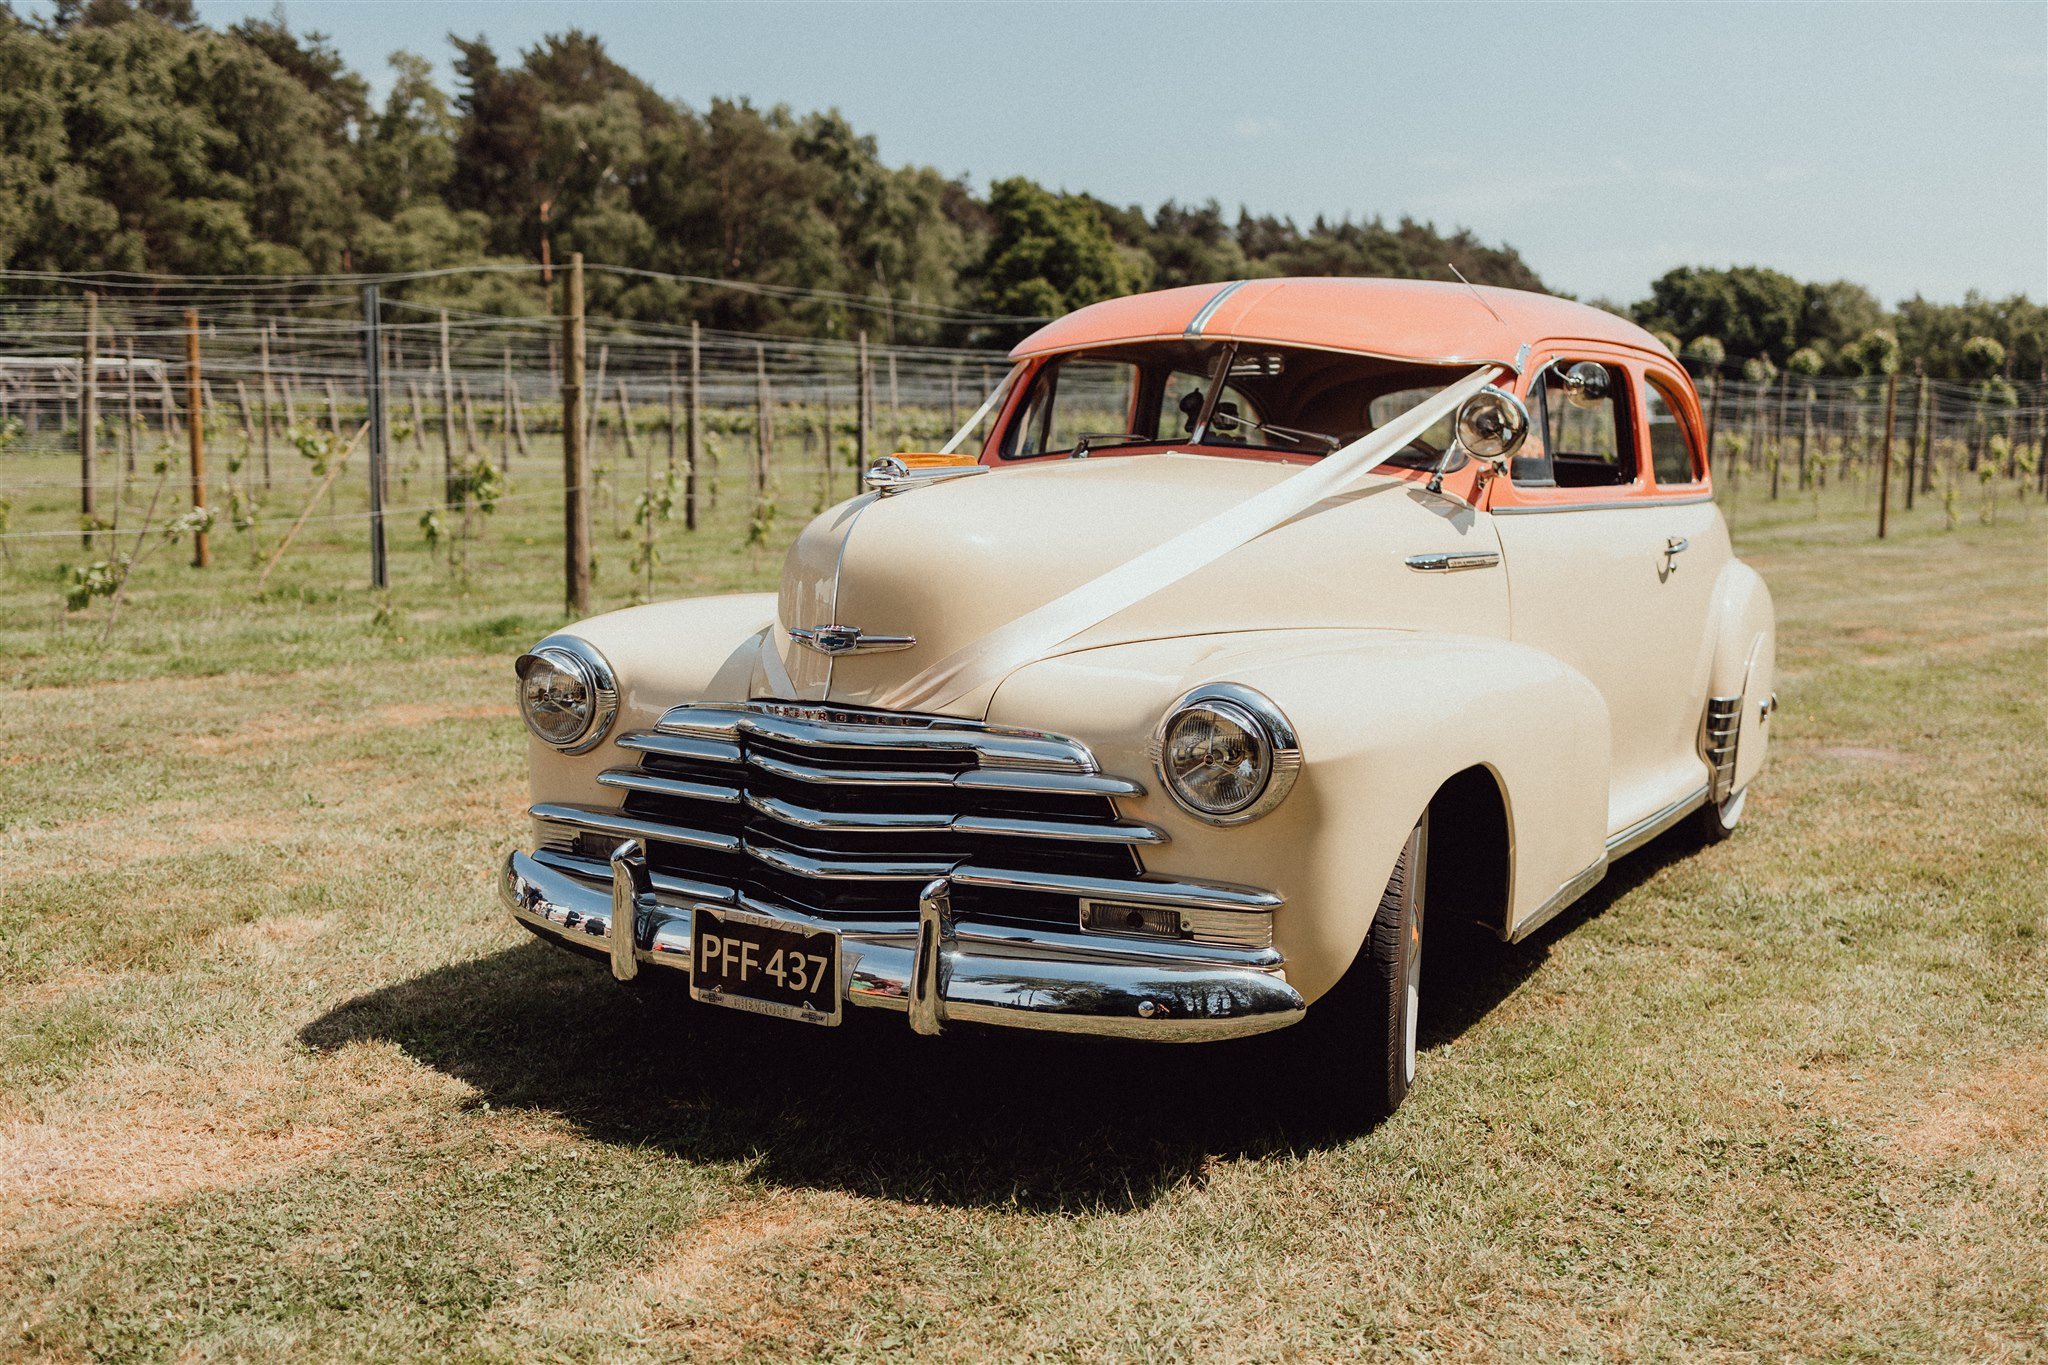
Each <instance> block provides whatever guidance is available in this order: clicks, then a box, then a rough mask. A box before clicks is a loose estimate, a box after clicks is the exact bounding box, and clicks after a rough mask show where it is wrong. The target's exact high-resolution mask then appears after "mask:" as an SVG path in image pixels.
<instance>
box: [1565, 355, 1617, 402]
mask: <svg viewBox="0 0 2048 1365" xmlns="http://www.w3.org/2000/svg"><path fill="white" fill-rule="evenodd" d="M1564 396H1565V398H1566V399H1567V400H1568V401H1569V402H1570V403H1571V405H1572V406H1573V407H1575V408H1597V407H1599V406H1600V405H1601V404H1602V403H1604V402H1606V401H1607V367H1606V366H1605V365H1596V364H1594V363H1593V362H1592V361H1590V360H1581V361H1580V362H1579V363H1578V364H1576V365H1574V366H1572V367H1571V368H1570V369H1569V370H1566V371H1565V372H1564Z"/></svg>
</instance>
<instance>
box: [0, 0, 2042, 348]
mask: <svg viewBox="0 0 2048 1365" xmlns="http://www.w3.org/2000/svg"><path fill="white" fill-rule="evenodd" d="M450 41H451V43H452V44H453V46H454V50H455V61H454V69H455V73H456V82H455V88H454V89H453V90H452V91H450V90H443V89H442V88H440V87H439V86H438V85H437V84H436V83H435V81H434V79H433V74H432V66H431V64H430V63H429V62H428V61H427V60H426V59H425V58H424V57H421V56H419V55H416V54H412V53H405V52H400V53H395V54H393V55H392V57H391V58H390V62H391V75H392V79H391V83H390V87H389V90H388V92H387V94H386V95H385V97H384V98H383V99H382V101H381V102H375V101H373V100H372V98H371V94H370V86H369V83H368V81H367V80H365V79H364V77H363V76H362V75H361V74H360V73H358V72H355V71H352V70H350V69H349V68H348V66H347V64H346V63H345V62H343V61H342V60H341V58H340V56H339V54H338V53H337V52H336V51H335V50H334V48H333V47H332V45H331V44H330V43H328V42H327V41H326V40H325V39H324V38H322V37H321V36H320V35H318V34H315V33H297V32H294V31H292V30H291V29H290V28H289V27H288V26H287V24H286V23H285V22H284V21H283V19H282V17H281V16H280V17H275V18H271V19H250V20H245V21H242V22H240V23H237V24H234V25H232V26H230V27H228V28H225V29H214V28H210V27H208V26H206V25H204V24H202V23H200V22H199V21H198V18H197V16H196V13H195V11H194V9H193V5H192V0H59V3H58V4H57V5H56V6H55V7H54V9H53V10H52V11H51V13H50V15H49V17H48V18H46V19H40V20H37V19H30V18H25V17H22V16H21V15H19V14H17V13H16V12H15V11H14V10H13V9H12V8H11V7H10V6H9V5H8V4H7V3H6V0H0V268H5V269H11V270H16V271H59V272H69V273H76V272H85V271H100V270H121V271H148V272H161V273H166V274H213V275H233V274H254V275H294V274H340V273H351V272H375V273H392V272H407V271H420V270H435V269H449V268H465V267H471V268H473V267H489V266H492V265H498V264H503V265H516V266H521V267H530V266H532V265H534V264H540V265H543V266H551V265H552V263H553V262H556V261H560V260H563V259H565V258H566V256H567V254H568V253H569V252H572V251H574V252H581V253H582V254H583V255H584V256H585V257H587V258H588V259H590V260H592V261H601V262H605V263H607V264H609V265H613V266H624V267H630V268H633V269H637V270H641V271H646V272H649V274H648V275H646V276H633V275H630V274H607V275H603V276H599V277H594V278H593V281H592V284H591V294H592V297H591V301H590V303H591V307H592V309H593V310H594V311H598V312H601V313H605V314H608V315H612V316H617V317H623V318H629V319H638V320H647V321H662V320H673V319H676V318H678V317H682V316H690V317H694V318H697V319H700V320H702V321H703V322H704V323H705V324H706V325H707V326H710V327H714V328H724V329H730V330H738V331H757V332H766V333H771V334H774V333H781V334H791V335H798V334H800V335H809V336H824V337H847V336H851V335H852V334H853V332H854V331H856V330H858V329H863V328H865V329H867V330H870V331H872V332H874V333H876V334H877V336H878V337H879V338H880V339H882V340H887V341H894V342H901V343H937V344H959V343H965V342H977V343H982V344H989V343H997V344H1002V343H1007V342H1008V341H1010V340H1013V339H1014V338H1015V337H1016V336H1017V335H1018V334H1019V332H1020V330H1021V328H1020V327H1019V326H1018V325H1017V324H1015V323H1009V324H1003V323H1000V322H998V321H997V320H998V319H1003V318H1020V317H1021V318H1031V317H1044V316H1051V315H1056V314H1058V313H1061V312H1064V311H1066V310H1068V309H1071V308H1075V307H1078V306H1080V305H1083V304H1086V303H1090V302H1093V301H1095V300H1097V299H1100V298H1107V297H1112V296H1114V295H1118V294H1124V293H1129V292H1133V291H1136V290H1142V289H1157V288H1166V287H1170V286H1174V285H1181V284H1196V283H1204V282H1209V281H1215V280H1225V279H1237V278H1245V277H1254V276H1265V275H1381V276H1394V277H1405V278H1438V279H1441V278H1445V277H1446V274H1447V272H1446V269H1445V267H1446V265H1447V264H1448V265H1452V266H1455V267H1456V268H1457V270H1458V271H1459V272H1460V273H1462V274H1463V275H1464V276H1465V277H1466V278H1468V279H1471V280H1473V281H1476V282H1481V283H1491V284H1500V285H1506V286H1510V287H1514V288H1522V289H1535V290H1541V289H1543V288H1544V285H1543V282H1542V280H1541V279H1540V278H1539V277H1538V275H1537V274H1536V272H1535V271H1534V270H1533V269H1531V268H1530V266H1529V265H1528V264H1527V262H1525V261H1524V260H1523V259H1522V257H1521V255H1520V254H1519V253H1518V252H1517V251H1516V250H1515V249H1514V248H1513V247H1511V246H1508V245H1505V244H1499V245H1495V244H1488V243H1486V242H1483V241H1480V240H1479V239H1477V238H1476V237H1475V236H1474V235H1473V234H1471V233H1470V232H1468V231H1464V230H1458V231H1453V232H1449V233H1445V232H1441V231H1439V230H1438V229H1437V228H1436V227H1435V226H1434V225H1432V224H1428V223H1421V222H1416V221H1413V220H1410V219H1405V218H1404V219H1402V220H1400V221H1399V222H1397V223H1394V224H1391V225H1390V224H1388V223H1386V222H1384V221H1382V220H1381V219H1378V218H1373V219H1368V220H1365V221H1352V220H1349V219H1346V220H1342V221H1336V222H1331V221H1326V220H1324V219H1321V218H1318V219H1317V220H1315V221H1314V222H1313V223H1311V224H1309V225H1308V226H1306V227H1303V226H1301V225H1299V224H1297V223H1295V222H1294V221H1293V220H1291V219H1289V218H1284V217H1276V216H1273V215H1270V214H1264V215H1261V214H1254V213H1252V212H1250V211H1249V210H1246V209H1242V208H1241V209H1240V210H1239V211H1238V212H1237V213H1236V215H1235V216H1234V217H1233V216H1231V215H1229V214H1227V213H1226V212H1225V211H1224V210H1223V209H1222V208H1221V207H1220V206H1218V205H1217V204H1216V203H1214V202H1209V203H1205V204H1195V205H1183V204H1178V203H1171V202H1170V203H1167V204H1165V205H1163V206H1162V207H1160V208H1158V209H1156V210H1154V211H1153V212H1151V213H1149V214H1148V213H1147V212H1145V211H1144V210H1143V209H1141V208H1137V207H1120V206H1117V205H1114V204H1110V203H1107V202H1105V201H1103V200H1101V199H1098V198H1096V197H1094V196H1092V195H1088V194H1083V193H1069V192H1064V191H1058V190H1053V189H1049V188H1047V187H1045V186H1042V185H1039V184H1036V183H1034V182H1033V181H1031V180H1028V179H1025V178H1023V177H1011V178H1007V179H1001V180H997V181H995V182H994V183H993V184H992V185H990V186H989V188H988V190H987V192H986V193H977V192H976V191H975V190H974V189H973V187H971V186H970V185H968V184H967V183H966V182H964V181H963V180H961V179H959V178H957V177H949V176H946V175H943V174H941V173H940V172H938V171H936V170H934V169H932V168H930V167H922V166H905V167H892V166H889V165H886V164H885V163H884V162H883V161H882V160H881V157H880V155H879V152H878V149H877V147H876V144H875V141H874V139H873V138H872V137H868V136H864V135H862V134H861V133H859V132H858V131H857V130H855V129H854V128H853V127H852V126H851V125H850V124H848V123H847V121H846V120H845V119H844V118H843V117H842V116H841V115H839V114H838V113H837V112H836V111H825V112H810V113H798V112H795V111H792V110H791V109H789V108H787V107H785V106H780V105H778V106H775V107H772V108H766V109H763V108H758V107H756V106H755V105H753V104H752V103H750V102H749V101H747V100H745V99H730V100H729V99H714V100H712V101H711V102H710V104H709V106H708V107H706V108H703V109H693V108H690V107H688V106H686V105H684V104H682V103H680V102H678V101H675V100H671V99H668V98H666V97H664V96H662V95H661V94H659V93H658V92H657V91H655V90H654V89H653V88H652V87H651V86H649V85H648V84H647V83H646V82H645V81H643V80H641V79H640V78H639V77H637V76H635V75H634V74H633V73H632V72H631V71H629V70H627V69H626V68H625V67H624V66H623V65H621V64H620V63H619V62H618V61H616V60H615V59H614V58H613V57H612V56H611V55H610V54H609V53H608V52H607V51H606V50H605V47H604V45H603V43H602V42H600V41H599V40H598V39H597V38H595V37H593V36H591V35H589V34H586V33H582V32H579V31H576V30H574V29H571V30H569V31H567V32H565V33H562V34H559V35H556V36H552V37H548V38H545V39H543V40H542V41H541V42H540V43H538V44H536V45H535V46H534V47H532V48H531V49H529V50H527V51H525V52H523V53H520V54H519V56H518V60H517V61H516V62H515V61H512V60H508V59H506V58H503V57H501V56H500V55H499V54H498V52H497V51H496V50H495V49H494V48H493V47H492V46H491V44H490V43H489V42H488V41H486V40H485V39H483V38H481V37H479V38H474V39H463V38H459V37H453V36H451V38H450ZM673 276H688V277H703V278H710V279H716V280H732V281H746V282H749V283H751V284H753V285H757V286H763V288H760V289H757V290H753V291H744V290H737V289H730V288H717V287H710V286H706V285H702V284H697V283H692V282H690V281H688V280H678V279H675V278H668V277H673ZM408 287H409V288H411V289H413V290H414V291H415V292H416V293H419V294H421V295H422V296H429V297H432V298H434V299H436V300H438V301H440V302H444V303H448V304H451V305H455V306H464V307H472V308H477V309H480V310H487V311H491V312H494V313H500V314H513V315H519V314H529V315H531V314H540V313H545V312H548V311H551V309H550V306H549V302H548V295H547V293H546V292H545V289H544V287H543V286H542V284H541V283H540V282H539V280H538V279H537V278H536V277H535V273H534V272H533V271H531V270H530V269H522V270H519V271H507V272H503V273H491V272H490V271H488V270H483V271H476V270H471V271H470V273H466V274H462V275H452V276H449V277H447V278H446V279H443V280H437V281H425V282H419V283H416V284H414V285H411V286H408ZM0 288H6V289H8V290H10V292H13V293H16V294H20V293H24V292H33V288H32V285H31V284H24V283H23V282H21V281H12V282H6V283H4V284H0ZM1604 306H1609V307H1614V308H1615V311H1618V312H1625V313H1628V314H1629V315H1631V316H1634V317H1635V318H1637V319H1638V320H1639V321H1641V322H1643V323H1644V324H1645V325H1646V326H1650V327H1652V328H1653V329H1655V330H1658V331H1660V332H1664V333H1666V334H1668V336H1669V339H1670V342H1671V344H1672V345H1673V346H1674V348H1675V349H1678V350H1680V351H1689V352H1690V355H1691V358H1692V359H1693V360H1694V361H1695V362H1696V363H1700V364H1726V363H1731V362H1743V361H1754V362H1756V363H1757V364H1759V365H1767V366H1770V367H1772V368H1773V370H1774V371H1775V370H1776V369H1784V368H1791V369H1793V370H1795V371H1797V370H1799V369H1801V368H1802V367H1805V366H1818V367H1819V368H1820V369H1824V370H1831V371H1835V372H1840V373H1861V372H1864V367H1865V365H1866V362H1868V361H1870V360H1871V359H1872V358H1873V356H1876V355H1878V354H1879V353H1880V352H1882V351H1883V349H1884V347H1885V346H1886V345H1887V344H1889V345H1892V346H1893V347H1894V348H1902V349H1903V351H1904V352H1905V353H1907V354H1910V355H1912V356H1914V357H1915V358H1919V359H1921V360H1923V361H1924V363H1925V364H1927V365H1928V366H1929V367H1930V372H1931V373H1934V374H1936V375H1938V376H1944V377H1964V376H1980V375H1981V374H1982V373H1984V360H1985V355H1986V343H1988V344H1989V345H1990V346H1995V347H1996V348H1997V349H1998V352H1999V354H1998V358H1997V364H1996V365H1995V366H1993V367H1992V370H1993V371H1995V372H1998V373H2009V374H2016V375H2017V376H2018V377H2020V378H2021V379H2023V380H2024V379H2028V378H2031V377H2032V375H2033V374H2034V371H2035V369H2036V368H2037V367H2038V365H2039V361H2040V358H2041V355H2042V353H2043V351H2044V338H2048V318H2044V314H2043V310H2042V308H2041V307H2040V306H2039V305H2036V304H2033V303H2031V302H2029V301H2028V300H2026V299H2024V298H2014V299H2008V300H2004V301H1991V300H1986V299H1981V298H1979V297H1977V296H1976V295H1971V296H1970V297H1969V298H1967V299H1966V300H1965V301H1964V302H1963V303H1962V304H1959V305H1947V304H1936V303H1929V302H1927V301H1925V300H1921V299H1917V298H1916V299H1913V300H1911V301H1909V302H1907V303H1904V304H1901V305H1900V306H1899V307H1898V308H1897V309H1896V310H1887V309H1886V308H1885V307H1884V306H1883V305H1882V304H1881V303H1880V302H1879V301H1878V300H1877V299H1876V298H1875V297H1874V296H1872V295H1871V294H1870V293H1869V291H1868V290H1865V289H1863V288H1862V287H1860V286H1858V285H1854V284H1850V283H1847V282H1841V281H1838V282H1834V283H1829V284H1806V283H1801V282H1799V281H1796V280H1793V279H1792V278H1791V277H1789V276H1785V275H1782V274H1780V273H1778V272H1775V271H1770V270H1763V269H1755V268H1739V269H1733V270H1706V269H1696V268H1691V267H1686V268H1681V269H1677V270H1673V271H1672V272H1670V273H1669V274H1667V275H1666V276H1664V277H1663V278H1662V279H1660V280H1658V281H1656V283H1655V284H1654V285H1653V286H1652V289H1651V294H1650V296H1649V297H1648V298H1646V299H1644V300H1642V301H1640V302H1638V303H1635V304H1633V305H1628V306H1617V305H1612V304H1608V305H1604ZM1972 346H1975V348H1976V349H1975V350H1970V348H1971V347H1972ZM1716 348H1718V352H1717V349H1716ZM1872 348H1876V349H1875V350H1873V349H1872ZM1966 352H1967V354H1966Z"/></svg>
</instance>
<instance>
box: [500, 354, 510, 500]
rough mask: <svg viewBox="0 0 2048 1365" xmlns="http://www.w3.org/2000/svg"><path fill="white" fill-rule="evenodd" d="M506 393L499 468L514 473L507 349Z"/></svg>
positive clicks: (501, 423)
mask: <svg viewBox="0 0 2048 1365" xmlns="http://www.w3.org/2000/svg"><path fill="white" fill-rule="evenodd" d="M504 387H505V391H504V400H503V402H502V404H501V405H500V410H499V413H498V468H499V470H501V471H502V472H504V473H506V474H510V473H511V472H512V348H511V347H510V346H507V347H506V348H505V386H504Z"/></svg>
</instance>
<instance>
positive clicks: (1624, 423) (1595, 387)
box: [1513, 359, 1636, 488]
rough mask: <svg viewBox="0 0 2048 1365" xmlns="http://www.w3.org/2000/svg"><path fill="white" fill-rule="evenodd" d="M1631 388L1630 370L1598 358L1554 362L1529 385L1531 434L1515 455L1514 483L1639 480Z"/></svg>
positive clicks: (1585, 484)
mask: <svg viewBox="0 0 2048 1365" xmlns="http://www.w3.org/2000/svg"><path fill="white" fill-rule="evenodd" d="M1627 392H1628V373H1627V371H1625V370H1620V369H1616V368H1613V367H1611V366H1607V365H1602V364H1599V363H1598V362H1595V361H1576V362H1574V361H1572V360H1569V359H1558V360H1553V361H1552V362H1550V364H1549V365H1548V366H1546V367H1545V368H1544V370H1543V372H1542V373H1541V374H1540V375H1538V376H1537V378H1536V380H1535V382H1534V383H1532V384H1531V385H1530V389H1529V399H1528V404H1529V423H1530V431H1529V439H1528V441H1527V442H1526V443H1525V444H1524V446H1523V449H1522V451H1521V452H1520V453H1519V454H1518V455H1517V457H1516V459H1515V467H1514V471H1513V477H1514V480H1515V482H1516V483H1519V484H1525V485H1530V486H1534V487H1555V488H1615V487H1622V486H1625V485H1628V484H1631V483H1634V482H1635V479H1636V452H1635V441H1634V439H1633V429H1632V428H1631V426H1630V425H1629V422H1630V417H1629V412H1628V407H1627V404H1626V401H1625V397H1624V396H1625V395H1626V394H1627Z"/></svg>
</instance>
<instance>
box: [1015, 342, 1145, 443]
mask: <svg viewBox="0 0 2048 1365" xmlns="http://www.w3.org/2000/svg"><path fill="white" fill-rule="evenodd" d="M1137 375H1138V369H1137V366H1135V365H1131V364H1127V363H1125V362H1123V361H1111V360H1060V361H1055V362H1053V363H1052V364H1050V365H1047V366H1045V367H1044V368H1042V369H1041V370H1039V372H1038V377H1037V379H1035V380H1034V381H1033V382H1032V385H1031V392H1030V394H1029V395H1028V396H1027V397H1026V398H1025V400H1024V407H1023V409H1022V410H1021V411H1020V412H1019V413H1018V416H1017V420H1016V421H1015V422H1013V423H1012V424H1011V425H1010V430H1009V432H1008V434H1007V435H1005V436H1004V438H1003V454H1004V456H1005V457H1006V458H1009V459H1013V460H1014V459H1022V458H1024V457H1026V456H1029V455H1056V454H1060V453H1062V452H1064V451H1069V450H1072V449H1073V448H1074V444H1075V442H1077V441H1079V440H1080V439H1081V437H1083V436H1110V435H1122V434H1123V433H1124V432H1126V431H1128V430H1130V420H1131V392H1132V386H1133V384H1134V382H1135V381H1136V379H1137Z"/></svg>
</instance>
